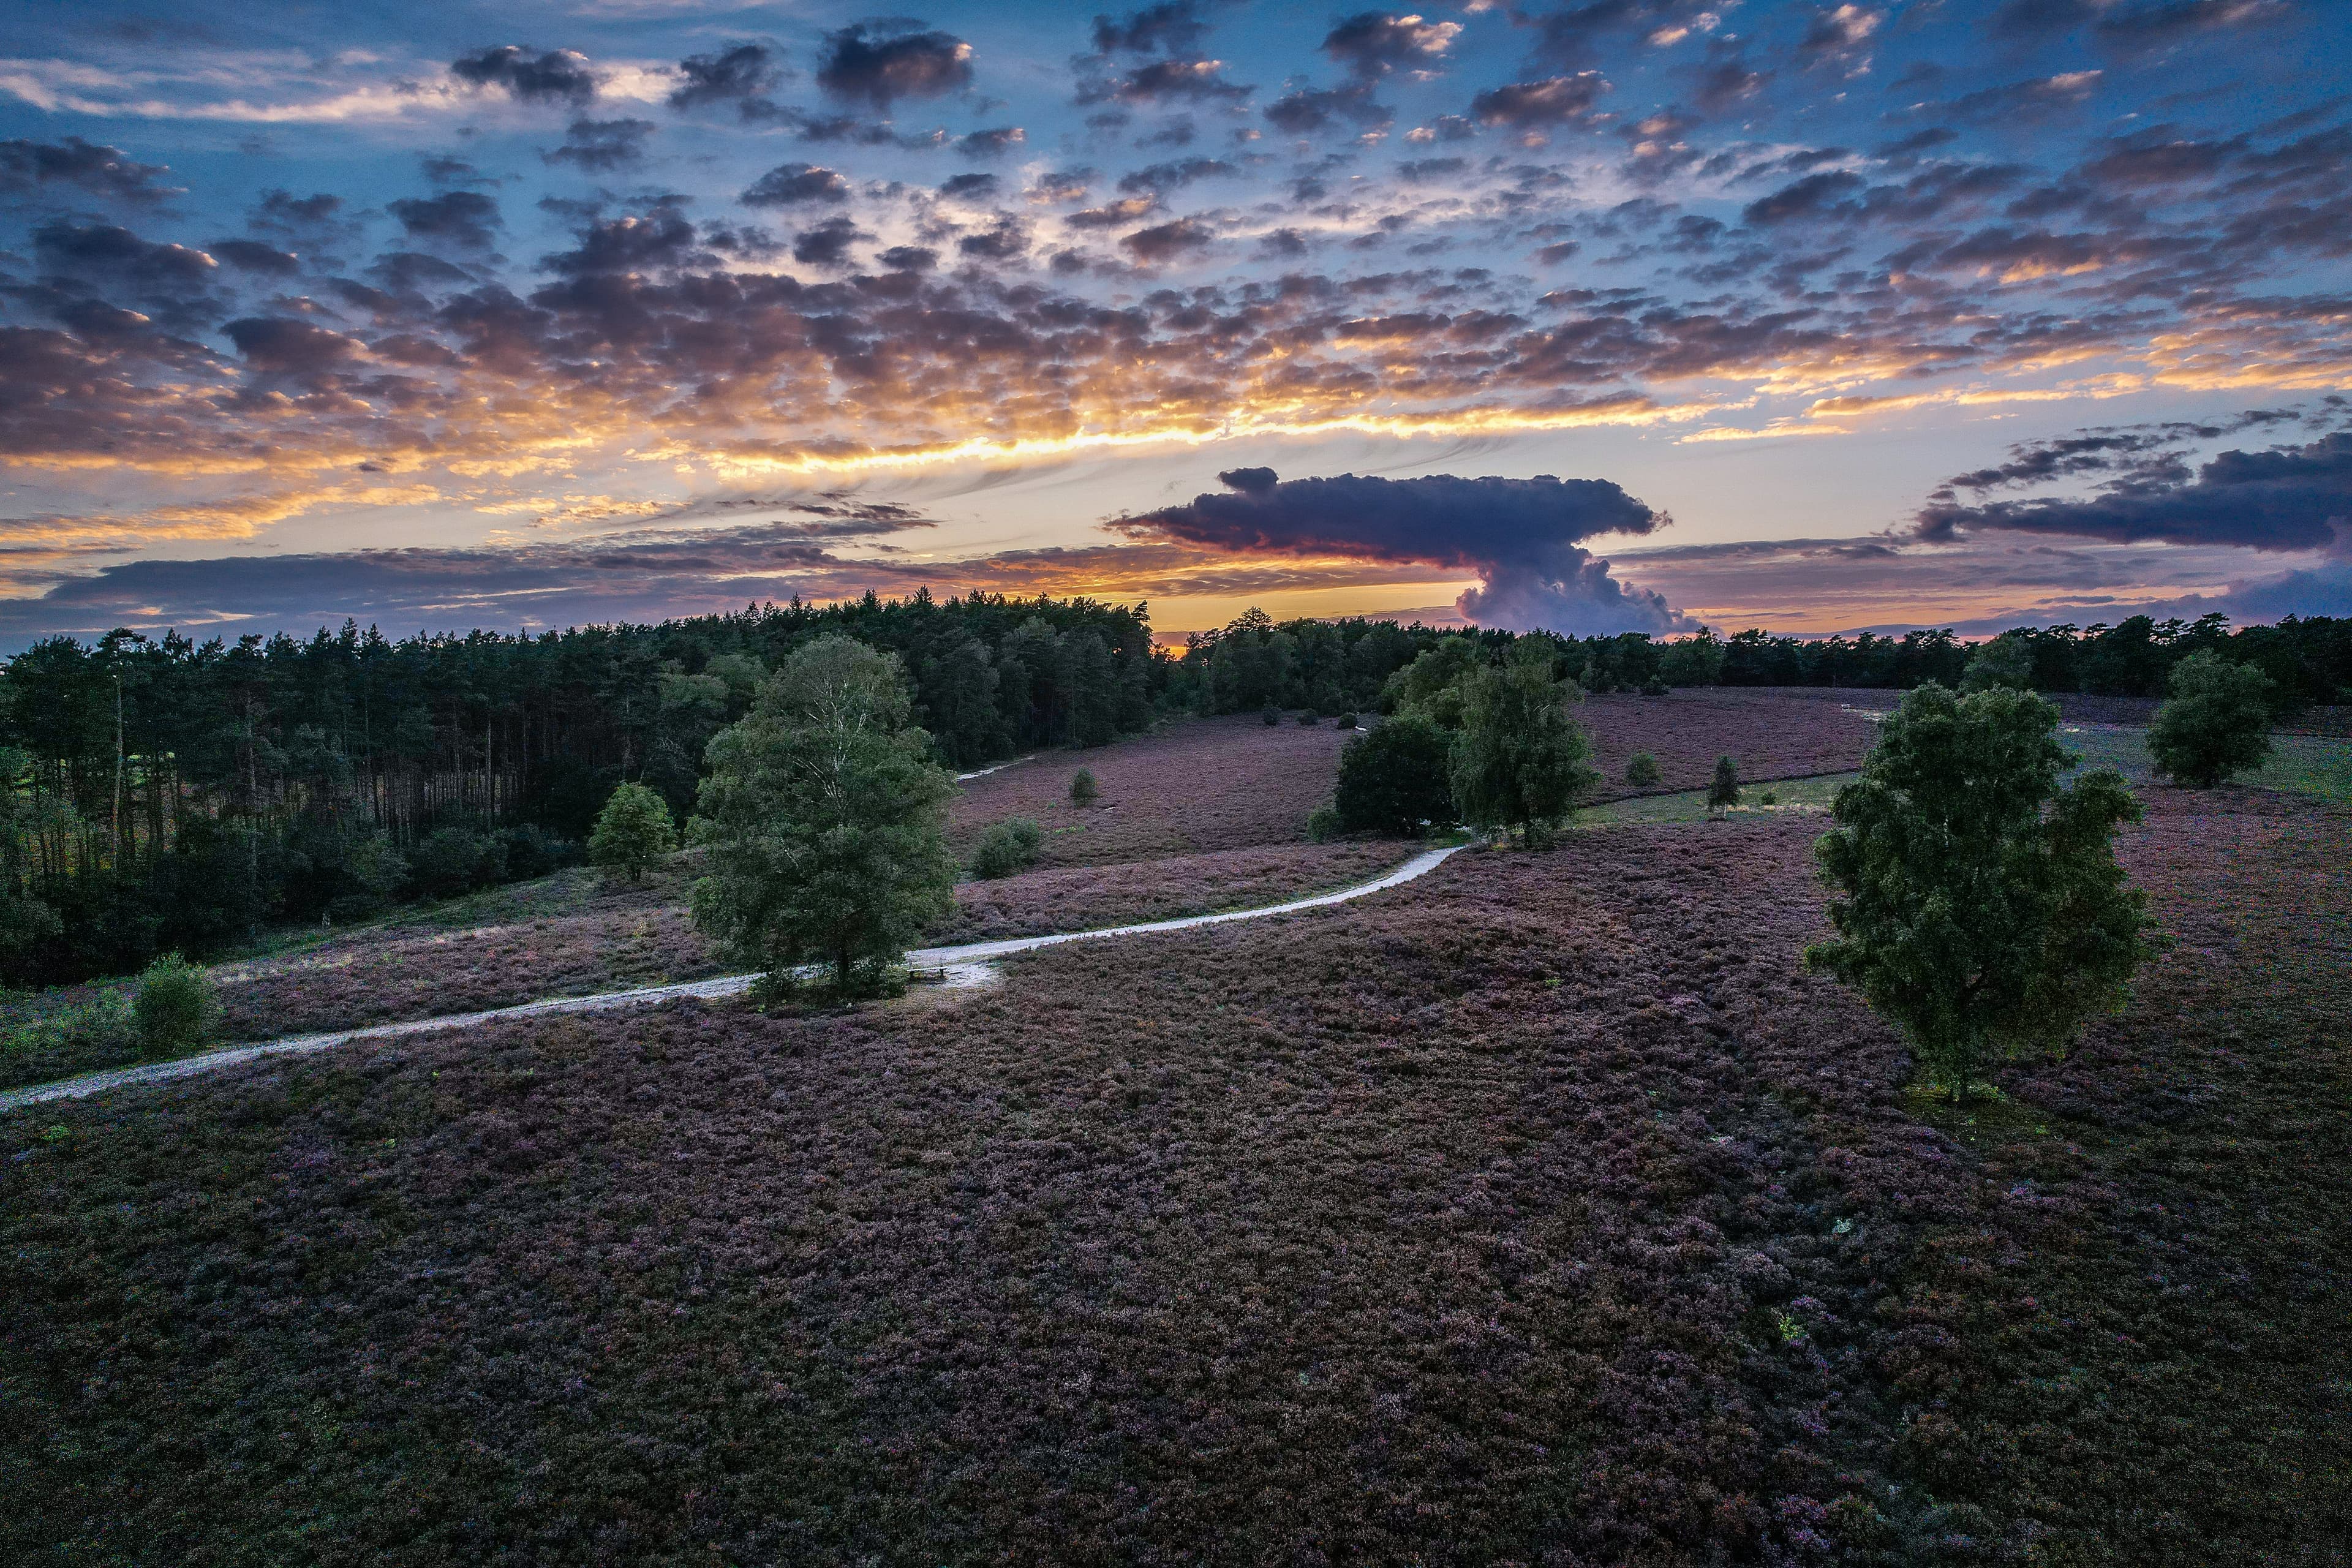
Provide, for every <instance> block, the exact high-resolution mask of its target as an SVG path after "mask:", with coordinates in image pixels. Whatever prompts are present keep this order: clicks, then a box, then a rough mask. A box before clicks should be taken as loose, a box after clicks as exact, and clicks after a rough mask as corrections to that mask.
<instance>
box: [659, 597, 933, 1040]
mask: <svg viewBox="0 0 2352 1568" xmlns="http://www.w3.org/2000/svg"><path fill="white" fill-rule="evenodd" d="M910 710H911V699H910V698H909V697H908V691H907V683H906V678H905V676H904V674H903V673H902V671H901V670H900V668H899V665H898V656H897V655H895V654H887V653H881V652H878V651H877V650H876V649H874V648H870V647H866V646H865V645H864V644H862V643H858V642H855V641H853V640H851V639H850V638H848V637H819V638H817V639H816V640H815V641H814V642H811V643H808V644H805V645H804V646H803V647H800V648H799V649H797V650H796V651H794V652H793V655H792V656H791V657H790V658H787V659H785V660H784V662H783V663H782V665H781V666H779V667H778V668H777V670H776V672H775V674H773V675H772V676H770V677H769V678H768V679H767V680H766V681H764V682H763V683H761V688H760V693H759V696H758V697H757V698H756V699H755V700H753V702H752V705H751V712H750V713H748V714H746V715H745V716H744V717H743V719H742V720H741V721H740V722H738V723H736V724H734V725H731V726H730V727H729V728H727V729H725V730H722V731H719V734H718V735H717V736H716V737H715V738H713V739H712V741H711V742H710V750H709V766H710V772H709V776H708V777H706V778H705V779H704V780H703V782H702V791H701V795H700V796H699V798H698V806H699V810H700V815H701V816H702V817H703V818H704V819H705V820H706V821H707V822H708V823H709V827H708V828H707V830H706V831H705V839H706V842H707V843H708V844H709V851H710V871H709V875H708V876H705V877H704V878H702V879H700V880H698V882H696V883H695V885H694V918H695V922H696V924H698V925H699V926H700V927H701V928H702V929H703V930H704V931H707V932H709V933H710V934H711V935H712V936H713V937H714V938H716V939H717V941H718V942H719V945H720V947H721V949H722V951H723V952H726V953H727V954H728V955H729V956H730V957H731V958H733V959H735V960H736V961H737V962H739V963H756V964H758V965H760V966H761V968H762V969H764V970H765V971H766V972H767V973H768V976H769V979H770V982H771V984H772V985H774V986H779V987H781V986H782V985H785V984H790V973H789V972H790V971H791V969H792V967H793V965H795V964H797V963H801V962H803V960H805V959H808V958H811V957H817V958H822V959H824V961H825V962H827V963H830V964H831V966H832V968H833V978H834V984H835V986H836V987H837V988H838V989H839V990H840V991H841V992H842V993H843V994H851V993H853V992H854V991H855V990H856V989H858V988H860V983H861V980H864V981H870V982H873V983H875V984H879V983H880V981H881V979H882V976H883V974H884V973H885V972H886V971H887V967H888V965H890V964H891V963H895V962H896V961H897V960H898V958H899V957H900V956H901V955H902V954H903V953H904V952H905V950H906V946H907V944H908V942H911V941H912V940H913V939H914V938H915V937H916V936H918V935H919V934H920V933H921V931H922V930H923V928H924V927H925V926H927V925H929V923H930V922H931V921H934V920H937V919H938V918H939V917H940V915H942V914H944V913H946V912H947V910H948V907H949V905H950V902H951V901H952V900H953V896H954V888H955V878H956V863H955V858H954V857H953V856H952V855H950V853H949V852H948V846H947V837H946V834H945V832H944V823H945V817H946V810H947V804H948V802H949V800H950V798H951V797H952V796H953V795H954V794H955V783H954V781H953V780H952V779H951V778H950V777H949V775H948V773H947V772H946V770H944V769H942V768H940V766H939V765H938V764H937V763H933V762H932V761H931V760H930V738H929V736H928V735H926V734H924V733H923V731H920V730H919V729H916V728H914V727H913V726H912V725H911V724H910V723H909V722H908V713H909V711H910Z"/></svg>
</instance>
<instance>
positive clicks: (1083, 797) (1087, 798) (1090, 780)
mask: <svg viewBox="0 0 2352 1568" xmlns="http://www.w3.org/2000/svg"><path fill="white" fill-rule="evenodd" d="M1101 793H1102V792H1101V791H1100V790H1098V789H1097V788H1096V787H1095V775H1094V774H1093V773H1089V772H1088V771H1087V770H1086V769H1085V768H1080V769H1079V770H1078V771H1077V772H1076V773H1075V774H1073V775H1072V776H1071V779H1070V804H1071V805H1094V803H1095V797H1096V796H1097V795H1100V794H1101Z"/></svg>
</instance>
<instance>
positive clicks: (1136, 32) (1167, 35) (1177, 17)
mask: <svg viewBox="0 0 2352 1568" xmlns="http://www.w3.org/2000/svg"><path fill="white" fill-rule="evenodd" d="M1208 31H1209V27H1208V24H1207V23H1206V22H1204V21H1203V20H1202V17H1201V7H1200V6H1199V5H1196V4H1194V3H1193V0H1167V3H1166V4H1164V5H1150V6H1146V7H1144V8H1143V9H1142V10H1139V11H1130V12H1129V13H1128V14H1127V15H1126V16H1119V17H1111V16H1097V17H1096V18H1095V33H1094V37H1095V52H1096V53H1097V54H1103V55H1112V54H1135V55H1149V54H1157V53H1160V52H1161V51H1165V52H1167V53H1169V54H1176V53H1179V52H1181V51H1185V50H1189V49H1191V48H1192V47H1193V46H1194V45H1195V44H1197V43H1199V42H1200V41H1201V39H1202V37H1206V36H1207V34H1208Z"/></svg>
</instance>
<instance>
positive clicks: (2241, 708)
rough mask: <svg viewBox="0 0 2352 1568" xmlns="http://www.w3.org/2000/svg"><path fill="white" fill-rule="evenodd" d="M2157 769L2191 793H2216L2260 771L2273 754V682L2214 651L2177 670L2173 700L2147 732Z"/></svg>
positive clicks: (2189, 660)
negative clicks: (2236, 776)
mask: <svg viewBox="0 0 2352 1568" xmlns="http://www.w3.org/2000/svg"><path fill="white" fill-rule="evenodd" d="M2147 749H2148V752H2149V754H2150V755H2152V756H2153V757H2155V759H2156V767H2157V771H2158V773H2163V774H2165V775H2167V776H2168V777H2169V778H2170V779H2172V781H2173V782H2174V783H2176V784H2183V785H2186V786H2187V787H2188V788H2189V789H2211V788H2212V787H2213V786H2214V785H2215V784H2221V783H2223V782H2224V781H2226V780H2227V779H2228V778H2229V777H2230V775H2231V774H2232V773H2243V772H2244V771H2245V770H2246V769H2248V768H2252V767H2259V766H2261V765H2262V761H2263V758H2264V757H2266V756H2268V755H2270V751H2271V679H2270V677H2269V676H2267V675H2264V674H2263V672H2262V671H2261V670H2259V669H2256V668H2253V667H2252V665H2244V664H2231V663H2230V662H2229V661H2228V660H2226V659H2224V658H2221V656H2220V655H2219V654H2217V653H2214V652H2213V651H2211V650H2210V649H2207V650H2205V651H2203V652H2200V653H2193V654H2190V655H2189V657H2188V658H2184V659H2182V660H2181V661H2180V662H2179V664H2177V665H2175V666H2173V667H2172V696H2171V700H2168V702H2166V703H2165V704H2164V706H2163V707H2161V708H2158V710H2156V719H2155V721H2154V722H2152V723H2150V724H2149V725H2148V727H2147Z"/></svg>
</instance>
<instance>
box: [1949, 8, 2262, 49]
mask: <svg viewBox="0 0 2352 1568" xmlns="http://www.w3.org/2000/svg"><path fill="white" fill-rule="evenodd" d="M2289 11H2290V8H2289V7H2288V6H2287V5H2284V3H2283V0H2138V3H2137V4H2123V5H2115V4H2109V3H2107V0H2010V3H2009V4H2008V5H2003V6H2002V7H2001V8H2000V10H1999V11H1998V12H1996V13H1994V15H1993V17H1992V23H1991V26H1992V30H1993V32H1994V34H1995V35H1996V36H2000V37H2028V38H2042V37H2050V36H2051V35H2053V34H2057V33H2074V34H2076V35H2078V36H2086V37H2093V38H2095V39H2097V40H2098V41H2099V42H2100V43H2102V44H2105V45H2106V46H2108V47H2111V48H2114V49H2116V50H2117V51H2118V52H2121V53H2126V54H2137V53H2140V52H2143V51H2146V50H2150V49H2158V48H2163V47H2168V46H2169V45H2172V44H2176V43H2180V42H2183V41H2185V40H2187V39H2189V38H2192V37H2196V36H2197V35H2199V34H2201V33H2213V32H2221V31H2224V30H2227V29H2231V28H2238V27H2247V26H2262V25H2263V24H2266V23H2271V22H2276V21H2281V20H2284V18H2285V17H2286V16H2288V14H2289Z"/></svg>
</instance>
